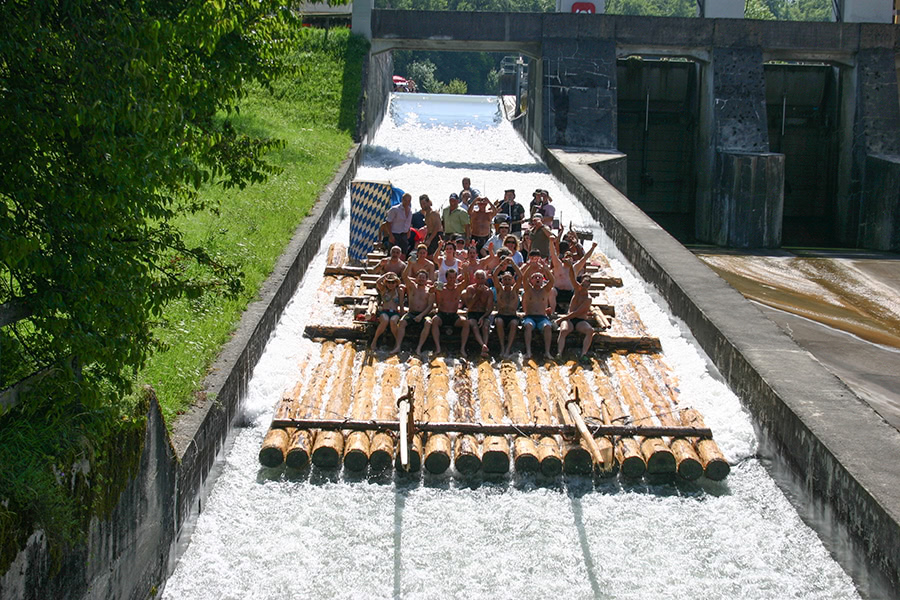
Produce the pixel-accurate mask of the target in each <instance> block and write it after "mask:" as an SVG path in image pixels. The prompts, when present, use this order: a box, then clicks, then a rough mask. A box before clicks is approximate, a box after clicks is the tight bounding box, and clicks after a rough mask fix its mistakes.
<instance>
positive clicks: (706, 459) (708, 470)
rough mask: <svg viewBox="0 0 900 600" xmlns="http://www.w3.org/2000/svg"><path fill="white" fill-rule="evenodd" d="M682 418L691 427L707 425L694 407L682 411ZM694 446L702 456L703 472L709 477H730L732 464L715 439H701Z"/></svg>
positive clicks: (720, 478) (717, 478) (718, 478)
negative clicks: (726, 458)
mask: <svg viewBox="0 0 900 600" xmlns="http://www.w3.org/2000/svg"><path fill="white" fill-rule="evenodd" d="M681 420H682V423H684V424H685V425H688V426H691V427H693V426H696V427H706V424H705V423H704V422H703V417H702V416H700V413H699V412H698V411H697V410H695V409H693V408H689V409H687V410H684V411H682V413H681ZM694 447H695V448H696V449H697V455H698V456H699V457H700V463H701V464H702V465H703V474H704V475H705V476H706V478H707V479H712V480H713V481H722V480H723V479H725V478H726V477H728V473H729V472H731V465H729V464H728V461H727V460H725V455H724V454H722V451H721V450H720V449H719V445H718V444H717V443H716V442H715V440H710V439H700V440H697V441H696V442H695V443H694Z"/></svg>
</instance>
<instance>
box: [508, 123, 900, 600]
mask: <svg viewBox="0 0 900 600" xmlns="http://www.w3.org/2000/svg"><path fill="white" fill-rule="evenodd" d="M525 137H526V139H527V137H528V136H525ZM543 157H544V160H545V162H546V163H547V164H548V166H549V167H550V170H551V171H552V172H553V174H554V175H555V176H556V177H557V178H558V179H559V180H560V181H562V182H563V183H564V184H565V185H566V187H567V188H568V189H569V190H570V191H571V192H572V193H573V194H575V196H577V197H578V199H579V200H580V201H581V202H582V203H583V204H584V205H585V206H586V207H587V208H588V210H589V211H590V212H591V214H592V215H593V216H594V218H596V219H597V220H598V221H599V222H600V223H601V224H602V226H603V228H604V230H605V231H606V233H607V234H608V235H609V236H610V237H611V238H612V240H613V241H614V243H615V244H616V246H617V247H618V248H619V250H621V251H622V253H623V254H624V255H625V257H626V258H627V259H628V260H629V261H630V262H631V264H632V265H634V267H635V269H637V271H638V272H639V273H640V274H641V276H642V277H643V278H644V279H645V280H646V281H648V282H649V283H651V284H652V285H654V286H655V287H656V288H657V289H658V290H659V292H660V294H661V295H662V297H663V298H664V299H665V300H666V301H667V302H668V304H669V307H670V309H671V311H672V313H673V314H674V315H675V316H677V317H678V318H680V319H682V320H683V321H684V323H685V324H686V325H687V327H688V328H689V329H690V331H691V333H692V334H693V335H694V337H695V338H696V339H697V341H698V343H699V344H700V346H701V347H702V348H703V349H704V350H705V351H706V353H707V354H708V355H709V357H710V359H711V360H712V361H713V363H714V364H715V365H716V367H717V368H718V369H719V371H720V372H721V374H722V376H723V377H724V378H725V380H726V381H727V383H728V385H729V386H730V387H731V389H732V390H734V392H735V393H736V394H737V395H738V396H739V397H740V398H741V401H742V402H743V403H744V405H745V406H746V407H747V408H748V409H749V410H750V412H751V413H752V415H753V417H754V419H755V422H756V423H757V424H758V426H759V428H760V429H761V434H762V435H763V437H764V439H766V440H768V441H771V442H772V443H773V445H774V447H775V449H776V450H777V451H778V452H780V453H781V454H782V456H783V457H784V458H785V459H786V461H787V463H788V464H789V467H790V468H791V470H792V471H793V473H794V474H795V476H796V477H797V478H798V479H799V481H800V483H801V485H802V486H803V487H804V489H805V491H806V492H808V493H810V494H811V496H812V498H814V499H815V500H816V501H821V502H824V503H825V504H826V505H828V506H830V507H831V509H832V511H833V514H834V515H835V516H836V518H837V519H838V520H839V522H840V524H841V525H842V526H844V527H846V529H847V530H848V532H849V534H850V536H851V538H852V540H853V541H854V542H855V546H856V547H857V548H859V549H862V550H863V551H864V552H865V554H866V559H867V562H868V563H869V564H870V565H873V566H875V567H876V568H877V569H878V570H879V571H880V572H881V575H883V579H884V580H886V581H885V582H884V583H885V584H886V585H887V586H888V587H890V588H891V589H892V597H894V594H896V593H897V591H898V590H900V461H898V460H896V457H898V456H900V433H898V431H897V430H896V429H894V428H893V427H891V426H890V425H888V424H887V423H886V422H885V421H884V420H883V419H882V418H881V417H880V416H878V415H877V414H876V413H875V411H873V410H872V409H871V408H870V407H869V406H868V405H867V404H865V403H863V402H862V401H861V400H860V399H859V398H858V397H857V396H855V395H854V394H853V392H851V391H850V390H849V389H848V388H847V387H846V386H845V385H844V384H843V383H842V382H841V381H840V380H839V379H837V377H835V376H834V375H832V374H831V373H830V372H829V371H827V370H826V369H825V368H824V367H823V366H822V365H821V364H820V363H819V362H817V361H816V360H815V359H814V358H812V356H810V355H809V354H808V353H807V352H806V351H805V350H802V349H801V348H799V347H798V346H797V345H796V344H794V342H793V341H792V340H791V339H790V338H789V337H788V336H787V335H785V334H784V333H783V332H782V331H781V330H780V329H778V327H777V326H776V325H775V324H774V323H773V322H772V321H770V320H769V319H768V318H766V317H765V315H763V314H762V312H760V311H759V310H758V309H757V308H756V307H755V306H753V305H752V304H751V303H750V302H749V301H748V300H746V299H745V298H744V297H743V296H741V295H740V294H739V293H738V292H737V291H735V290H734V289H733V288H731V287H730V286H729V285H728V284H727V283H725V281H724V280H722V279H720V278H719V277H718V276H717V275H715V273H713V272H712V270H710V269H709V268H708V267H706V265H704V264H703V263H702V262H701V261H700V260H699V259H697V258H696V257H695V256H694V255H693V254H691V252H690V251H688V250H687V249H686V248H684V246H682V245H681V244H680V243H678V242H677V241H676V240H675V239H674V238H673V237H672V236H670V235H669V234H668V233H666V232H665V230H663V229H662V228H661V227H660V226H659V225H657V224H656V223H655V222H653V221H652V220H651V219H650V218H649V217H647V216H646V215H645V214H644V213H643V212H642V211H641V210H640V209H638V208H637V207H636V206H635V205H634V204H633V203H632V202H631V201H630V200H628V198H626V197H625V196H624V195H622V194H621V193H620V192H619V191H618V190H616V188H614V187H613V186H612V185H611V184H609V183H608V182H607V181H606V180H604V179H603V178H602V177H600V176H599V175H598V173H597V170H596V169H595V167H594V166H593V163H595V162H598V161H600V160H602V159H603V158H604V155H595V154H591V153H583V152H575V151H566V150H563V149H558V148H556V149H553V148H547V149H545V150H544V152H543ZM785 491H786V493H787V494H788V496H789V497H790V496H792V495H793V493H792V491H791V490H785ZM798 508H799V507H798ZM801 512H803V511H802V510H801ZM858 583H859V582H858Z"/></svg>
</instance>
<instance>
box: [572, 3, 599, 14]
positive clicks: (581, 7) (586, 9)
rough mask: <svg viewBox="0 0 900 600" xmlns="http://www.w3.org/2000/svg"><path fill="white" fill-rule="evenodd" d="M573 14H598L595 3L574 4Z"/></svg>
mask: <svg viewBox="0 0 900 600" xmlns="http://www.w3.org/2000/svg"><path fill="white" fill-rule="evenodd" d="M572 12H573V13H584V14H587V15H592V14H594V13H596V12H597V10H596V8H595V7H594V3H593V2H573V3H572Z"/></svg>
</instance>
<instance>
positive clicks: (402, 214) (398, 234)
mask: <svg viewBox="0 0 900 600" xmlns="http://www.w3.org/2000/svg"><path fill="white" fill-rule="evenodd" d="M411 225H412V196H411V195H410V194H403V198H402V199H401V201H400V204H397V205H396V206H392V207H391V209H390V210H389V211H388V214H387V218H385V220H384V222H383V223H382V224H381V235H382V236H384V237H387V238H388V242H389V243H390V245H391V246H399V247H400V250H401V251H402V252H403V256H404V257H405V256H408V255H409V228H410V226H411Z"/></svg>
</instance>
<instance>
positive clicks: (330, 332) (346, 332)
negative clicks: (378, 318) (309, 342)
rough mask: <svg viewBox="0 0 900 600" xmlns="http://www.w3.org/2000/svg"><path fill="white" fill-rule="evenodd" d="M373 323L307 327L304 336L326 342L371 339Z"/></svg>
mask: <svg viewBox="0 0 900 600" xmlns="http://www.w3.org/2000/svg"><path fill="white" fill-rule="evenodd" d="M369 333H371V323H365V324H358V325H312V324H311V325H307V326H306V328H305V329H304V330H303V335H305V336H306V337H308V338H311V339H316V338H324V339H326V340H361V339H364V338H367V337H369Z"/></svg>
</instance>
